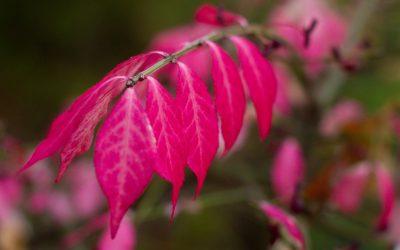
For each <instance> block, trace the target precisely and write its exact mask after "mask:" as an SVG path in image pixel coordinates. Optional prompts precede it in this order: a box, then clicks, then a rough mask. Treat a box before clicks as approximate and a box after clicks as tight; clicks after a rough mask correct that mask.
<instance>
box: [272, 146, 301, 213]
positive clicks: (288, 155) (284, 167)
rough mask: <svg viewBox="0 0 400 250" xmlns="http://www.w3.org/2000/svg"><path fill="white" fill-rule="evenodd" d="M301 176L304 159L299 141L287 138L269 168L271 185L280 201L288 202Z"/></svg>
mask: <svg viewBox="0 0 400 250" xmlns="http://www.w3.org/2000/svg"><path fill="white" fill-rule="evenodd" d="M303 177H304V159H303V153H302V150H301V147H300V145H299V142H298V141H297V140H296V139H295V138H287V139H285V140H284V141H283V143H282V145H281V146H280V148H279V150H278V154H277V156H276V158H275V159H274V163H273V166H272V170H271V182H272V187H273V189H274V191H275V193H276V194H277V196H278V198H279V200H280V201H281V202H283V203H284V204H286V205H288V204H290V202H291V201H292V199H293V195H294V194H295V191H296V188H297V186H298V184H299V183H300V181H302V180H303Z"/></svg>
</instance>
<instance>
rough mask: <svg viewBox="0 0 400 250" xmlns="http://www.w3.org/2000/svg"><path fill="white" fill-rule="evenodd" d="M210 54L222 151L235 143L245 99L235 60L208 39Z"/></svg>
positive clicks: (242, 115)
mask: <svg viewBox="0 0 400 250" xmlns="http://www.w3.org/2000/svg"><path fill="white" fill-rule="evenodd" d="M207 45H208V46H209V48H210V51H211V55H212V64H213V67H212V76H213V80H214V90H215V99H216V100H215V101H216V105H217V111H218V114H219V116H220V118H221V127H222V135H223V138H224V142H225V149H224V152H225V153H226V152H228V150H230V149H231V147H232V146H233V144H234V143H235V141H236V139H237V137H238V135H239V132H240V129H241V128H242V125H243V117H244V112H245V109H246V100H245V96H244V91H243V86H242V83H241V80H240V75H239V72H238V69H237V67H236V65H235V62H234V61H233V60H232V58H231V57H230V56H229V55H228V53H226V52H225V51H224V50H223V49H222V48H221V47H220V46H218V45H217V44H215V43H213V42H210V41H208V42H207Z"/></svg>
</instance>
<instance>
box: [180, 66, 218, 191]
mask: <svg viewBox="0 0 400 250" xmlns="http://www.w3.org/2000/svg"><path fill="white" fill-rule="evenodd" d="M178 72H179V74H178V88H177V103H178V106H179V107H180V110H181V112H182V117H183V118H182V121H183V133H184V138H185V146H186V147H187V150H188V151H187V153H188V159H187V163H188V165H189V168H190V169H191V170H192V171H193V173H194V174H195V175H196V177H197V189H196V194H199V192H200V190H201V188H202V186H203V183H204V180H205V178H206V175H207V171H208V168H209V167H210V165H211V161H212V160H213V158H214V156H215V154H216V152H217V149H218V121H217V113H216V110H215V107H214V104H213V101H212V99H211V96H210V94H209V93H208V92H207V87H206V85H205V83H204V82H203V81H202V80H201V79H200V77H199V76H197V75H196V74H195V73H194V72H193V71H192V70H191V69H189V68H188V67H187V66H186V65H185V64H184V63H181V62H178Z"/></svg>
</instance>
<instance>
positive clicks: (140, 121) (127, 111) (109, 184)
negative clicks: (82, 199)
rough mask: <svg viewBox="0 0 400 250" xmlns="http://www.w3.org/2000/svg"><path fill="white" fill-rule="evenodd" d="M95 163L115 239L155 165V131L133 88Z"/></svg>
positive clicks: (102, 136)
mask: <svg viewBox="0 0 400 250" xmlns="http://www.w3.org/2000/svg"><path fill="white" fill-rule="evenodd" d="M94 163H95V168H96V174H97V179H98V181H99V183H100V186H101V187H102V189H103V191H104V193H105V195H106V197H107V200H108V204H109V207H110V215H111V217H110V226H111V235H112V237H115V235H116V233H117V230H118V227H119V224H120V222H121V220H122V218H123V216H124V214H125V213H126V211H127V210H128V208H129V207H130V206H131V205H132V204H133V203H134V202H135V201H136V200H137V199H138V198H139V197H140V196H141V195H142V194H143V192H144V190H145V189H146V187H147V185H148V184H149V182H150V180H151V177H152V173H153V169H154V168H155V163H156V155H155V139H154V135H153V131H152V130H151V126H150V122H149V121H148V118H147V116H146V113H145V111H144V109H143V108H142V106H141V103H140V100H139V99H138V98H137V96H136V93H135V90H134V89H133V88H128V89H126V91H125V93H124V94H123V96H122V97H121V99H120V100H119V101H118V103H117V104H116V106H115V107H114V109H113V110H112V112H111V114H110V115H109V116H108V117H107V119H106V121H105V122H104V124H103V125H102V127H101V129H100V131H99V134H98V137H97V141H96V146H95V152H94Z"/></svg>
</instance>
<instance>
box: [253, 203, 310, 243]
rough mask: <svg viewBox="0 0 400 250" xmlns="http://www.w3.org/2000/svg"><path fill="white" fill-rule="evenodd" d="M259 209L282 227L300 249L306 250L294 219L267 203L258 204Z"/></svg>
mask: <svg viewBox="0 0 400 250" xmlns="http://www.w3.org/2000/svg"><path fill="white" fill-rule="evenodd" d="M260 208H261V210H263V212H264V213H265V215H266V216H267V217H268V218H270V220H272V221H274V222H276V223H277V224H279V225H280V226H282V227H283V228H284V229H285V230H286V231H287V232H288V234H289V236H290V237H292V238H293V240H295V242H296V243H297V245H298V247H300V249H306V242H305V240H304V236H303V233H302V232H301V230H300V228H299V226H298V225H297V222H296V219H295V218H294V217H292V216H290V215H288V214H286V213H285V212H284V211H283V210H282V209H280V208H278V207H277V206H274V205H272V204H271V203H269V202H266V201H263V202H261V203H260Z"/></svg>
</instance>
